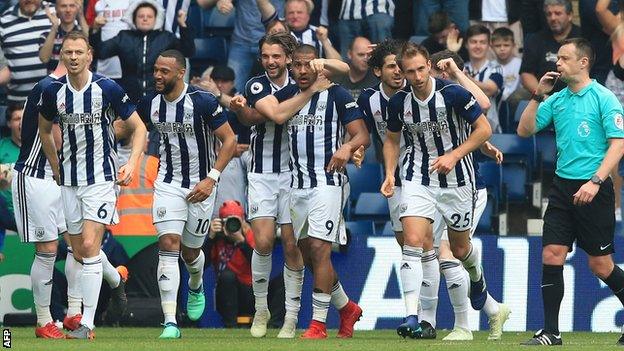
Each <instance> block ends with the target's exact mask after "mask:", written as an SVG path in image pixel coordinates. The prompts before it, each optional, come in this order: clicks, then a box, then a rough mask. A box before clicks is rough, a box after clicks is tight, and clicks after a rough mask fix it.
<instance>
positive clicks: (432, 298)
mask: <svg viewBox="0 0 624 351" xmlns="http://www.w3.org/2000/svg"><path fill="white" fill-rule="evenodd" d="M422 269H423V282H422V287H421V288H420V314H419V315H418V316H419V319H420V320H421V321H427V322H429V324H431V326H432V327H434V328H435V326H436V312H437V310H438V290H439V289H440V264H439V263H438V256H437V255H436V252H435V250H429V251H426V252H423V256H422Z"/></svg>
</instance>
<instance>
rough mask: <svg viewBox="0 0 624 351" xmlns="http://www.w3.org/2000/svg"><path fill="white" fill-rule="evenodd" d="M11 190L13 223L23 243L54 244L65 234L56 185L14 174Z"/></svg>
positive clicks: (49, 181) (50, 180)
mask: <svg viewBox="0 0 624 351" xmlns="http://www.w3.org/2000/svg"><path fill="white" fill-rule="evenodd" d="M11 189H12V196H13V210H14V213H15V223H16V224H17V232H18V233H19V235H20V239H21V240H22V242H23V243H38V242H48V241H54V240H57V239H58V236H59V234H62V233H64V232H66V231H67V226H66V224H65V215H64V214H63V201H62V200H61V187H60V186H58V185H57V184H56V182H55V181H53V180H52V179H39V178H35V177H30V176H27V175H25V174H24V173H21V172H17V171H13V180H12V181H11Z"/></svg>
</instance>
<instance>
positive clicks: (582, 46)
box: [561, 38, 596, 71]
mask: <svg viewBox="0 0 624 351" xmlns="http://www.w3.org/2000/svg"><path fill="white" fill-rule="evenodd" d="M568 44H571V45H574V48H575V49H576V50H575V51H576V55H577V56H578V58H579V59H580V58H582V57H587V59H588V61H589V67H587V70H588V71H589V70H590V69H591V68H592V66H593V65H594V62H595V61H596V56H595V54H594V49H593V48H592V46H591V43H590V42H589V40H587V39H585V38H570V39H566V40H564V41H563V43H561V46H564V45H568Z"/></svg>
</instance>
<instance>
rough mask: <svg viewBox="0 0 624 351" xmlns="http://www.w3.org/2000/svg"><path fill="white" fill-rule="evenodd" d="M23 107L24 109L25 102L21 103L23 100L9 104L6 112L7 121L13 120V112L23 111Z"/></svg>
mask: <svg viewBox="0 0 624 351" xmlns="http://www.w3.org/2000/svg"><path fill="white" fill-rule="evenodd" d="M23 109H24V104H23V103H21V102H14V103H11V104H9V106H7V109H6V112H5V113H6V121H7V123H8V122H11V119H12V117H13V112H15V111H21V110H23Z"/></svg>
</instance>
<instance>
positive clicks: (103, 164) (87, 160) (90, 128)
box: [39, 32, 146, 339]
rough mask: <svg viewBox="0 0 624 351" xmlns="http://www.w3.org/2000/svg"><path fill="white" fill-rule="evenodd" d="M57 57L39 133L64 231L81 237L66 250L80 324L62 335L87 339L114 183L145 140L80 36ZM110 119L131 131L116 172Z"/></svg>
mask: <svg viewBox="0 0 624 351" xmlns="http://www.w3.org/2000/svg"><path fill="white" fill-rule="evenodd" d="M61 60H62V62H63V64H64V65H65V67H66V68H67V75H66V76H64V77H62V78H60V79H59V80H56V81H53V82H51V83H50V85H49V86H48V87H47V88H46V89H45V90H43V94H42V97H41V108H40V113H39V133H40V138H41V145H42V148H43V151H44V153H45V155H46V157H47V159H48V161H49V162H50V166H51V169H52V175H53V177H54V179H55V180H56V182H57V184H59V185H61V196H62V201H63V209H64V213H65V218H66V222H67V232H68V233H69V234H70V235H80V236H81V237H80V239H81V240H76V242H75V243H74V241H72V243H73V244H74V245H73V249H74V252H77V253H78V254H79V255H80V256H82V263H83V269H82V279H81V288H82V300H83V301H82V302H83V305H84V313H83V316H82V320H81V325H80V327H79V328H78V329H76V330H74V331H71V332H70V333H69V334H67V337H68V338H76V339H93V338H94V337H95V334H94V332H93V328H94V324H93V320H94V318H95V309H96V307H97V303H98V298H99V294H100V287H101V285H102V272H103V265H102V262H103V260H104V257H103V256H102V255H101V254H100V245H101V242H102V236H103V234H104V230H105V226H106V225H107V224H111V223H116V222H117V212H116V210H115V204H116V201H117V195H116V191H115V181H116V180H117V182H118V184H120V185H125V184H128V182H129V181H130V180H131V177H132V171H133V168H134V164H136V161H137V159H138V158H139V156H140V155H141V152H142V150H143V147H144V145H145V135H146V129H145V126H144V125H143V123H142V122H141V119H140V117H139V116H138V115H137V114H136V113H135V111H134V110H135V108H134V105H133V104H131V103H130V101H129V99H128V97H127V96H126V94H125V93H124V91H123V89H122V88H121V87H120V86H119V85H117V83H115V82H114V81H112V80H110V79H108V78H106V77H103V76H100V75H98V74H92V73H91V72H90V71H89V70H88V65H89V63H90V62H91V60H92V50H91V47H90V46H89V41H88V38H87V37H86V36H85V35H84V34H82V33H79V32H72V33H70V34H68V35H67V36H66V37H65V39H63V43H62V45H61ZM116 116H119V117H121V119H122V120H124V121H125V123H126V124H127V126H128V129H129V130H130V131H131V132H132V133H133V142H132V154H131V156H130V160H129V161H128V163H127V164H126V165H124V166H122V167H121V168H120V169H119V174H117V154H116V152H115V145H114V134H113V129H112V123H113V120H114V119H115V117H116ZM55 119H58V120H59V123H60V127H61V131H62V139H61V156H60V160H59V157H58V155H57V153H56V147H55V143H54V137H53V135H52V125H53V121H54V120H55ZM118 178H119V179H118ZM76 244H78V245H76Z"/></svg>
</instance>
